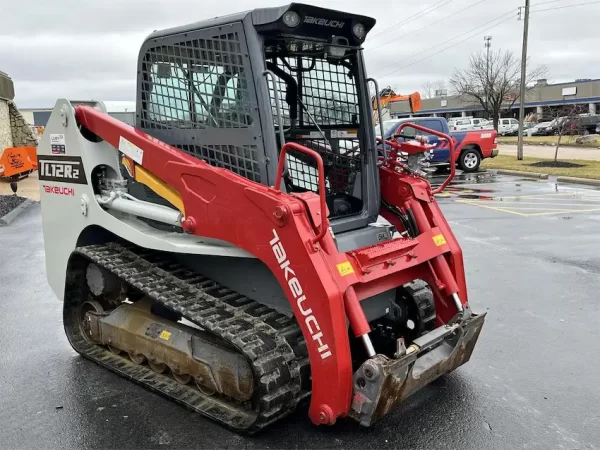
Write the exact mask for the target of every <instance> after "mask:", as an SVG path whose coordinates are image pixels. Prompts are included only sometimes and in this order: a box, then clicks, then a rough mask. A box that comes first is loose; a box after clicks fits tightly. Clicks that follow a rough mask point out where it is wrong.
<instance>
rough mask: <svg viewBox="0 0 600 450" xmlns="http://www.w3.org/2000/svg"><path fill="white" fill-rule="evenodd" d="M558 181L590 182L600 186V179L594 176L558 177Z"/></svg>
mask: <svg viewBox="0 0 600 450" xmlns="http://www.w3.org/2000/svg"><path fill="white" fill-rule="evenodd" d="M556 181H558V182H561V181H562V182H563V183H577V184H589V185H592V186H600V180H596V179H594V178H577V177H557V178H556Z"/></svg>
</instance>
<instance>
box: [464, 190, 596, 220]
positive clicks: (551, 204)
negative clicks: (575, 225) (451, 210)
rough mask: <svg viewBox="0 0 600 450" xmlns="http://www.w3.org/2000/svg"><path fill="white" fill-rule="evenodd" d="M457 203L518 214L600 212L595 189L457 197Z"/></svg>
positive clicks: (541, 214) (545, 214) (540, 214)
mask: <svg viewBox="0 0 600 450" xmlns="http://www.w3.org/2000/svg"><path fill="white" fill-rule="evenodd" d="M455 201H456V202H457V203H464V204H467V205H472V206H478V207H480V208H486V209H492V210H495V211H500V212H505V213H509V214H515V215H518V216H548V215H552V214H574V213H586V212H600V193H597V192H595V191H587V192H585V193H581V192H579V191H578V192H552V193H546V194H532V195H522V196H507V197H495V198H492V199H457V200H455Z"/></svg>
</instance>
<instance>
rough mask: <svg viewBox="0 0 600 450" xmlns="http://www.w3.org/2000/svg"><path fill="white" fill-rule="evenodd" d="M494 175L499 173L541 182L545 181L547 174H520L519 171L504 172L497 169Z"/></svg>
mask: <svg viewBox="0 0 600 450" xmlns="http://www.w3.org/2000/svg"><path fill="white" fill-rule="evenodd" d="M496 173H499V174H500V175H517V176H520V177H530V178H539V179H541V180H547V179H548V174H547V173H538V172H521V171H519V170H505V169H498V170H497V171H496Z"/></svg>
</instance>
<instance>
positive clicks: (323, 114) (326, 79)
mask: <svg viewBox="0 0 600 450" xmlns="http://www.w3.org/2000/svg"><path fill="white" fill-rule="evenodd" d="M276 64H277V67H278V68H279V69H281V70H283V71H284V72H285V73H287V74H289V75H291V76H293V77H294V78H295V79H296V82H297V83H298V84H299V85H300V86H301V88H300V89H301V99H300V101H301V102H302V103H303V104H304V108H302V107H300V108H299V117H301V118H302V120H300V122H299V126H312V122H311V120H310V118H309V114H310V115H312V117H313V119H314V120H315V121H316V122H317V123H318V124H319V125H320V126H323V125H325V126H327V125H351V124H352V125H357V124H358V118H359V109H358V97H357V94H356V82H355V80H354V78H353V77H352V76H351V75H350V70H349V69H348V68H347V67H346V66H345V65H343V64H334V63H330V62H328V61H326V60H321V59H315V58H310V57H300V58H291V57H288V58H278V59H277V63H276ZM299 78H301V79H299ZM276 84H277V89H278V91H279V92H278V94H279V107H280V108H281V114H282V117H283V123H284V126H289V125H290V124H291V121H290V109H289V104H288V103H287V102H286V100H285V99H286V87H287V84H286V82H285V80H283V79H282V78H277V79H276ZM269 87H270V86H269ZM270 96H271V107H272V110H273V117H276V114H277V110H276V102H275V93H274V91H273V89H270ZM306 111H307V112H306Z"/></svg>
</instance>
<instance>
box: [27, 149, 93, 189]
mask: <svg viewBox="0 0 600 450" xmlns="http://www.w3.org/2000/svg"><path fill="white" fill-rule="evenodd" d="M38 170H39V177H40V180H43V181H59V182H61V183H73V184H87V179H86V177H85V171H84V170H83V162H82V161H81V157H79V156H49V155H45V156H38Z"/></svg>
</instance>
